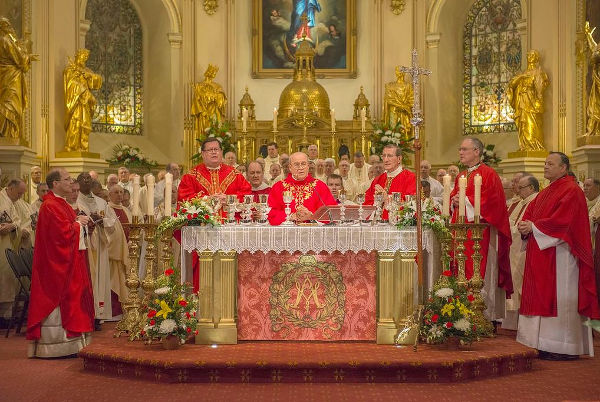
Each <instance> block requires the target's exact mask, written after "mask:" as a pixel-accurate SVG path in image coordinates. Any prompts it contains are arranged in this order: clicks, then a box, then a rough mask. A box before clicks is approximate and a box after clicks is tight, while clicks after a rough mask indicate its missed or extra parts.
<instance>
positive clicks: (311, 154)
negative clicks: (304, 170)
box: [306, 144, 319, 177]
mask: <svg viewBox="0 0 600 402" xmlns="http://www.w3.org/2000/svg"><path fill="white" fill-rule="evenodd" d="M306 152H307V153H308V160H309V161H313V162H314V163H315V165H316V164H317V159H319V148H317V146H316V145H315V144H310V145H309V146H308V148H307V149H306ZM313 177H314V176H313Z"/></svg>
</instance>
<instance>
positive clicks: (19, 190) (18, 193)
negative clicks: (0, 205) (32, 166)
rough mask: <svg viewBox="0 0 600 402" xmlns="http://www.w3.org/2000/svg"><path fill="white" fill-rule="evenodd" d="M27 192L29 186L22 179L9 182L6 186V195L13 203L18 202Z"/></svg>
mask: <svg viewBox="0 0 600 402" xmlns="http://www.w3.org/2000/svg"><path fill="white" fill-rule="evenodd" d="M26 190H27V186H25V182H24V181H23V180H21V179H13V180H11V181H9V182H8V185H7V186H6V195H8V198H10V200H11V201H12V202H17V200H18V199H19V198H21V197H23V194H25V191H26Z"/></svg>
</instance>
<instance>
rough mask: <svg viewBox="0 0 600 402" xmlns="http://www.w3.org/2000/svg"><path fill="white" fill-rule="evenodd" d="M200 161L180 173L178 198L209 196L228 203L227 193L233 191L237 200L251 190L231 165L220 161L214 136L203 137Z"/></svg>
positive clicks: (182, 199)
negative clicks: (183, 172) (187, 170)
mask: <svg viewBox="0 0 600 402" xmlns="http://www.w3.org/2000/svg"><path fill="white" fill-rule="evenodd" d="M201 150H202V160H203V162H204V163H200V164H199V165H198V166H196V167H195V168H193V169H191V170H190V171H189V173H187V174H185V175H183V177H182V178H181V183H180V184H179V187H178V190H177V201H185V200H189V199H191V198H194V197H202V196H209V197H212V198H216V199H218V200H219V201H221V204H222V205H225V203H226V202H227V195H228V194H235V195H237V196H238V199H239V200H240V201H243V199H244V195H246V194H250V193H251V187H250V183H248V181H247V180H246V179H245V178H244V176H242V175H241V174H240V173H238V171H237V170H235V168H233V167H232V166H229V165H226V164H224V163H223V149H222V148H221V143H220V142H219V141H218V140H217V139H216V138H208V139H206V140H205V141H204V142H203V143H202V146H201Z"/></svg>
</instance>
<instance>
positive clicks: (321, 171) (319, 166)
mask: <svg viewBox="0 0 600 402" xmlns="http://www.w3.org/2000/svg"><path fill="white" fill-rule="evenodd" d="M313 177H314V178H315V179H317V180H321V181H322V182H325V179H327V176H325V161H324V160H323V159H317V160H316V161H315V176H313Z"/></svg>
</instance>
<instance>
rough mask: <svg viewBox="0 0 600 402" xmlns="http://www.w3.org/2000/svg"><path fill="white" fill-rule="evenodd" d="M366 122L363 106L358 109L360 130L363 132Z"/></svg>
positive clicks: (365, 110) (365, 111) (365, 112)
mask: <svg viewBox="0 0 600 402" xmlns="http://www.w3.org/2000/svg"><path fill="white" fill-rule="evenodd" d="M366 123H367V109H366V108H365V107H363V108H362V109H361V110H360V131H362V132H363V133H364V132H365V131H366V130H365V127H366Z"/></svg>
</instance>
